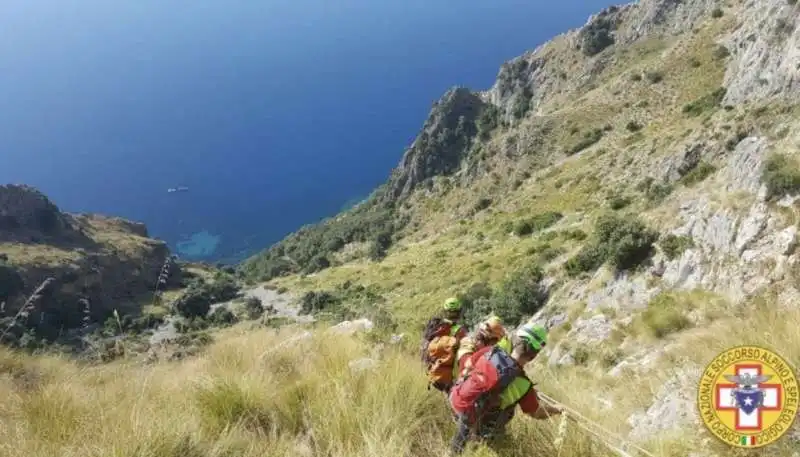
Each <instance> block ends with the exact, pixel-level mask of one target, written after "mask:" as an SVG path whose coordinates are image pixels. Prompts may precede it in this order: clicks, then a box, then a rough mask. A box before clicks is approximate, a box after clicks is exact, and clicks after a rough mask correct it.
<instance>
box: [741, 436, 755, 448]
mask: <svg viewBox="0 0 800 457" xmlns="http://www.w3.org/2000/svg"><path fill="white" fill-rule="evenodd" d="M739 444H741V445H742V446H755V445H756V437H755V436H743V437H741V438H740V439H739Z"/></svg>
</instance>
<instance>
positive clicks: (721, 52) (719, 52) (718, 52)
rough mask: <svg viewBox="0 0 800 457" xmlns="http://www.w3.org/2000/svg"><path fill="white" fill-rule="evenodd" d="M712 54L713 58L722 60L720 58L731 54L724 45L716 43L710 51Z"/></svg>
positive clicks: (725, 57)
mask: <svg viewBox="0 0 800 457" xmlns="http://www.w3.org/2000/svg"><path fill="white" fill-rule="evenodd" d="M712 55H713V56H714V58H715V59H717V60H722V59H727V58H728V56H730V55H731V52H730V51H729V50H728V48H726V47H725V46H723V45H721V44H718V45H717V46H716V47H715V48H714V51H713V52H712Z"/></svg>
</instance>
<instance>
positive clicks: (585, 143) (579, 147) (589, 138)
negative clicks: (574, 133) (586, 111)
mask: <svg viewBox="0 0 800 457" xmlns="http://www.w3.org/2000/svg"><path fill="white" fill-rule="evenodd" d="M602 139H603V130H602V129H594V130H591V131H589V132H586V133H585V134H584V135H583V138H582V139H581V140H580V141H578V142H577V143H575V144H574V145H573V146H572V147H570V148H568V149H567V151H566V154H567V155H574V154H577V153H579V152H581V151H583V150H584V149H586V148H588V147H589V146H591V145H593V144H595V143H597V142H599V141H600V140H602Z"/></svg>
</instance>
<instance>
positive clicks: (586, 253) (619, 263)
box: [565, 214, 658, 277]
mask: <svg viewBox="0 0 800 457" xmlns="http://www.w3.org/2000/svg"><path fill="white" fill-rule="evenodd" d="M594 238H595V239H594V240H593V242H592V243H591V244H589V245H586V246H584V247H583V248H582V249H581V250H580V251H579V252H578V254H576V255H575V256H574V257H572V258H571V259H569V260H568V261H567V262H566V264H565V269H566V272H567V274H568V275H569V276H573V277H574V276H577V275H579V274H580V273H583V272H589V271H593V270H596V269H597V268H598V267H600V266H601V265H602V264H603V263H605V262H610V263H611V264H612V265H614V267H615V268H616V269H617V270H619V271H624V270H630V269H633V268H636V267H638V266H639V265H640V264H642V263H643V262H644V261H645V260H646V259H647V258H648V257H650V255H651V254H652V252H653V243H655V241H656V240H658V233H657V232H655V231H653V230H651V229H649V228H647V226H646V225H645V224H644V223H643V222H641V221H640V220H639V219H637V218H631V217H620V216H616V215H613V214H605V215H603V216H601V217H600V218H598V220H597V222H596V223H595V233H594Z"/></svg>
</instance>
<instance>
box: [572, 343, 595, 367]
mask: <svg viewBox="0 0 800 457" xmlns="http://www.w3.org/2000/svg"><path fill="white" fill-rule="evenodd" d="M572 358H573V360H575V365H579V366H585V365H586V364H588V363H589V359H590V358H591V352H590V351H589V348H588V347H586V345H583V344H582V345H580V346H578V347H577V348H575V350H574V351H573V353H572Z"/></svg>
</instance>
